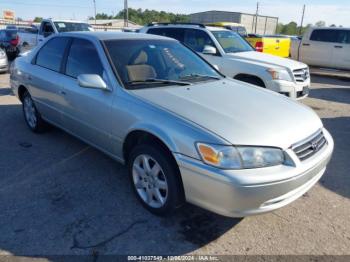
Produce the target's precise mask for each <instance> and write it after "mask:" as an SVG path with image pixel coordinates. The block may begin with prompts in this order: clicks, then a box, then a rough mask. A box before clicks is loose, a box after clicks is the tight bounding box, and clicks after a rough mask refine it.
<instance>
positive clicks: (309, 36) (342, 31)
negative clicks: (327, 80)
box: [291, 27, 350, 70]
mask: <svg viewBox="0 0 350 262" xmlns="http://www.w3.org/2000/svg"><path fill="white" fill-rule="evenodd" d="M291 58H292V59H294V60H298V61H301V62H304V63H306V64H308V65H310V66H317V67H327V68H336V69H345V70H350V28H342V27H316V28H310V29H309V30H308V31H307V32H306V33H305V34H304V36H303V37H302V39H301V40H297V39H295V40H293V41H292V45H291Z"/></svg>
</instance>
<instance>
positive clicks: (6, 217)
mask: <svg viewBox="0 0 350 262" xmlns="http://www.w3.org/2000/svg"><path fill="white" fill-rule="evenodd" d="M0 115H1V117H0V126H1V127H2V128H1V129H0V152H1V153H0V154H1V157H0V210H1V213H0V252H6V253H11V254H14V255H17V256H39V257H47V258H50V259H51V260H55V257H50V255H68V254H80V255H89V257H90V256H92V258H95V257H96V256H98V255H102V254H162V253H166V254H177V255H179V254H185V253H187V252H190V251H193V250H196V249H197V248H199V247H201V246H204V245H206V244H208V243H210V242H211V241H215V240H216V239H217V238H219V237H220V236H222V235H223V234H225V232H226V231H228V230H230V229H231V228H232V227H234V226H235V225H236V224H237V223H239V222H240V219H231V218H225V217H221V216H218V215H215V214H213V213H210V212H207V211H205V210H202V209H200V208H197V207H194V206H192V205H187V206H185V207H184V208H183V209H181V210H180V211H178V212H177V213H176V214H175V215H174V216H173V217H169V218H159V217H156V216H153V215H151V214H150V213H148V212H147V211H145V210H144V209H143V208H142V206H141V205H140V204H139V203H138V202H137V200H136V198H135V197H134V195H133V193H132V190H131V186H130V183H129V180H128V177H127V172H126V169H125V168H124V167H123V166H122V165H120V164H118V163H116V162H115V161H113V160H112V159H110V158H109V157H107V156H105V155H104V154H102V153H100V152H99V151H97V150H95V149H93V148H91V147H89V146H87V145H86V144H84V143H82V142H80V141H79V140H77V139H75V138H73V137H72V136H70V135H68V134H66V133H64V132H62V131H60V130H58V129H55V128H53V129H52V130H51V131H49V132H48V133H44V134H40V135H37V134H33V133H31V132H30V131H29V130H28V128H27V127H26V125H25V123H24V120H23V117H22V112H21V107H20V105H6V106H0ZM0 254H1V253H0ZM57 260H59V259H58V258H57Z"/></svg>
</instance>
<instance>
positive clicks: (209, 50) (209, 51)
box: [202, 45, 216, 55]
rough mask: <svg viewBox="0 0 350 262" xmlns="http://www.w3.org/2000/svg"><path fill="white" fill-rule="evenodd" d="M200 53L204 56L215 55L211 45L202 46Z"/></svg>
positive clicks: (214, 49)
mask: <svg viewBox="0 0 350 262" xmlns="http://www.w3.org/2000/svg"><path fill="white" fill-rule="evenodd" d="M202 53H203V54H204V55H216V48H215V47H214V46H211V45H206V46H204V49H203V51H202Z"/></svg>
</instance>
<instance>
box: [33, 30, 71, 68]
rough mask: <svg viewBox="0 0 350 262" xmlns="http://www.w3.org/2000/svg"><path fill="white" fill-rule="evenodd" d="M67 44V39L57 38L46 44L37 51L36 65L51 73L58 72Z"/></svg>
mask: <svg viewBox="0 0 350 262" xmlns="http://www.w3.org/2000/svg"><path fill="white" fill-rule="evenodd" d="M68 42H69V38H67V37H57V38H53V39H51V40H50V41H49V42H47V43H46V44H45V45H44V46H43V47H42V48H41V50H40V51H39V53H38V55H37V58H36V64H37V65H38V66H42V67H45V68H47V69H50V70H53V71H56V72H58V71H60V67H61V63H62V58H63V54H64V51H65V49H66V47H67V44H68Z"/></svg>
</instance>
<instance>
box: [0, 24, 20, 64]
mask: <svg viewBox="0 0 350 262" xmlns="http://www.w3.org/2000/svg"><path fill="white" fill-rule="evenodd" d="M0 48H2V49H3V50H4V51H5V52H6V54H7V57H8V58H9V59H10V60H12V59H15V58H16V57H17V55H18V54H19V52H20V49H19V37H18V33H17V30H14V29H3V30H0Z"/></svg>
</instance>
